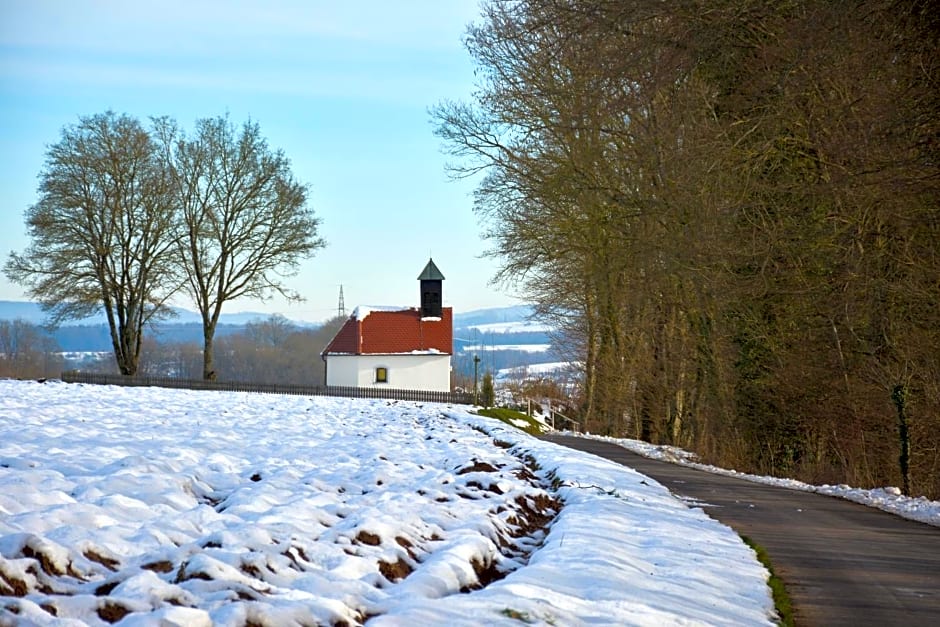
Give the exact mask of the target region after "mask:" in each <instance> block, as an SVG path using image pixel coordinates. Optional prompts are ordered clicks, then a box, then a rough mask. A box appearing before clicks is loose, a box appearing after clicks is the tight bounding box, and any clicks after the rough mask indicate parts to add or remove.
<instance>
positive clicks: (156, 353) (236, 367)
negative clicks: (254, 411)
mask: <svg viewBox="0 0 940 627" xmlns="http://www.w3.org/2000/svg"><path fill="white" fill-rule="evenodd" d="M343 322H345V318H343V317H336V318H333V319H331V320H328V321H327V322H325V323H324V324H323V325H321V326H319V327H316V328H309V327H301V326H298V325H296V324H294V323H293V322H291V321H290V320H288V319H287V318H285V317H283V316H279V315H274V316H270V317H268V318H264V319H258V320H255V321H252V322H249V323H247V324H246V325H245V326H244V329H243V330H241V331H239V332H236V333H231V334H227V335H224V336H221V337H219V338H217V339H216V345H215V351H216V357H215V360H216V367H217V369H218V370H217V373H218V374H217V379H218V380H220V381H240V382H251V383H284V384H296V385H322V384H325V381H324V368H323V361H322V359H321V357H320V353H321V352H323V350H324V349H325V348H326V345H327V344H329V342H330V340H332V339H333V336H334V335H336V333H337V331H339V328H340V327H341V326H342V324H343ZM147 349H148V350H147V351H145V353H144V359H143V360H142V362H141V368H140V373H141V374H143V375H153V376H174V377H180V378H184V379H199V378H202V368H203V355H202V346H201V344H200V343H197V342H164V343H159V344H158V343H156V342H154V343H153V345H151V346H148V347H147Z"/></svg>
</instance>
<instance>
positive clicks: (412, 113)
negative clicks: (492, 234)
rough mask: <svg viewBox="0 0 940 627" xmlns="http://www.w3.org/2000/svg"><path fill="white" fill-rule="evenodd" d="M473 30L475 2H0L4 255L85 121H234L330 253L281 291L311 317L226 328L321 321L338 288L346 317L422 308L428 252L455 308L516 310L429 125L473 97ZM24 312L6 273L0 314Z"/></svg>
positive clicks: (275, 304)
mask: <svg viewBox="0 0 940 627" xmlns="http://www.w3.org/2000/svg"><path fill="white" fill-rule="evenodd" d="M478 15H479V7H478V4H477V0H445V1H442V0H403V1H396V2H386V1H383V0H368V1H367V0H352V1H349V0H346V1H343V2H338V1H337V2H333V1H326V0H309V1H303V0H294V1H291V0H279V1H271V2H248V1H244V2H238V1H222V0H209V1H204V0H190V1H189V2H179V1H169V2H158V3H137V2H123V1H119V0H112V1H84V2H70V1H66V0H61V1H54V0H0V189H2V194H0V258H2V260H3V261H5V260H6V259H7V257H8V256H9V254H10V252H11V251H22V250H23V249H25V248H26V246H27V244H28V240H27V237H26V230H25V226H24V223H23V212H24V211H25V210H26V209H27V207H29V206H30V205H31V204H32V203H33V202H35V200H36V187H37V175H38V173H39V171H40V169H41V167H42V164H43V160H44V155H45V150H46V148H47V146H48V145H49V144H52V143H55V142H56V141H58V139H59V136H60V131H61V129H62V128H63V127H64V126H66V125H68V124H73V123H75V122H76V121H77V120H78V116H80V115H90V114H94V113H100V112H103V111H106V110H108V109H111V110H114V111H116V112H118V113H128V114H131V115H134V116H137V117H139V118H140V119H141V120H144V121H145V120H146V119H147V118H148V117H149V116H154V115H169V116H171V117H173V118H175V119H176V120H177V121H178V122H179V123H180V124H181V125H182V126H183V127H184V128H186V129H187V130H189V129H192V127H193V124H194V122H195V120H197V119H198V118H203V117H215V116H219V115H224V114H226V113H228V114H229V115H230V117H231V119H232V120H233V122H235V123H241V122H242V121H244V120H246V119H248V118H249V117H250V118H251V119H253V120H255V121H257V122H258V123H259V124H260V126H261V131H262V133H263V134H264V135H265V136H266V137H267V139H268V142H269V144H270V145H271V146H272V147H273V148H281V149H283V150H284V152H285V154H286V155H287V156H288V157H289V158H290V159H291V162H292V164H293V171H294V174H295V175H296V176H297V178H298V179H300V180H301V181H304V182H306V183H308V184H309V185H310V188H311V194H310V199H311V205H312V207H313V208H314V210H315V212H316V214H317V215H318V216H319V217H320V218H321V219H322V220H323V224H322V227H321V235H322V236H323V237H324V238H325V239H326V240H327V243H328V246H327V248H326V249H324V250H321V251H320V252H318V253H317V255H316V256H315V257H313V258H312V259H310V260H308V261H306V262H304V264H303V268H302V270H301V272H300V274H299V275H298V276H297V277H295V278H292V279H289V280H288V286H289V287H290V288H291V289H294V290H297V291H298V292H300V293H301V294H302V295H303V296H304V297H306V299H307V301H306V302H304V303H301V304H299V305H292V304H288V303H286V302H284V301H281V300H272V301H269V302H267V303H260V302H237V303H234V304H231V305H229V307H228V308H227V310H226V312H227V313H234V312H236V311H245V310H250V311H259V312H264V313H282V314H284V315H286V316H288V317H290V318H294V319H302V320H322V319H324V318H327V317H329V316H330V315H332V314H335V312H336V306H337V297H338V292H339V286H340V285H341V284H342V285H343V286H344V287H343V289H344V293H345V300H346V305H347V308H351V307H352V306H353V305H355V304H370V305H407V304H412V303H414V302H415V301H416V300H417V297H418V285H417V280H416V279H417V276H418V274H419V273H420V272H421V270H422V268H423V267H424V264H425V263H426V262H427V259H428V256H429V255H432V256H433V257H434V261H435V263H436V264H437V265H438V267H439V268H440V269H441V271H442V272H443V273H444V275H445V277H446V278H447V280H446V281H445V283H444V299H445V302H446V304H448V305H451V306H453V307H454V308H455V309H456V310H457V311H467V310H471V309H478V308H483V307H494V306H504V305H511V304H516V303H518V300H516V299H515V298H513V297H512V295H511V294H509V293H507V292H502V291H500V290H499V289H497V288H495V287H492V286H490V285H489V279H490V277H491V276H492V275H493V273H494V272H495V268H496V266H495V263H494V262H493V261H491V260H489V259H484V258H481V256H480V255H481V253H482V252H483V250H484V249H485V248H486V246H487V244H486V243H485V242H483V241H482V240H481V239H480V237H479V234H480V232H481V228H480V225H479V223H478V220H477V218H476V216H475V215H474V214H473V212H472V190H473V183H472V182H469V181H451V180H449V179H448V178H447V175H446V173H445V170H444V165H445V163H446V162H447V160H448V157H447V156H446V155H444V154H443V151H442V146H441V143H440V141H439V140H438V138H436V137H435V136H434V135H433V133H432V128H433V126H432V123H431V120H430V116H429V114H428V109H429V108H430V107H432V106H433V105H435V104H436V103H438V102H440V101H441V100H444V99H457V100H467V99H469V98H470V95H471V93H472V91H473V67H472V64H471V61H470V58H469V55H468V54H467V52H466V50H465V49H464V48H463V44H462V43H461V39H462V36H463V34H464V32H465V30H466V26H467V24H469V23H470V22H472V21H474V20H476V19H478ZM24 299H26V295H25V293H24V292H23V291H22V289H21V288H20V287H19V286H17V285H12V284H10V283H9V282H8V281H7V280H6V277H3V276H0V300H24ZM179 304H180V305H182V306H186V307H189V308H192V307H191V305H189V304H188V303H186V302H183V301H181V302H180V303H179ZM415 304H416V303H415Z"/></svg>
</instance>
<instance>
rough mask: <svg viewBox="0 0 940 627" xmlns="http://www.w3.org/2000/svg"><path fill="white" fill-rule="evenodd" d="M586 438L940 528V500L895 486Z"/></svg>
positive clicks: (623, 441)
mask: <svg viewBox="0 0 940 627" xmlns="http://www.w3.org/2000/svg"><path fill="white" fill-rule="evenodd" d="M569 435H577V434H569ZM584 437H590V438H595V439H598V440H604V441H606V442H612V443H614V444H618V445H620V446H622V447H624V448H626V449H629V450H631V451H633V452H635V453H639V454H640V455H643V456H645V457H650V458H652V459H659V460H663V461H668V462H672V463H674V464H682V465H684V466H691V467H692V468H698V469H699V470H705V471H708V472H712V473H715V474H720V475H727V476H729V477H737V478H738V479H746V480H748V481H753V482H755V483H764V484H767V485H774V486H777V487H781V488H789V489H791V490H801V491H804V492H817V493H819V494H827V495H829V496H837V497H839V498H843V499H847V500H849V501H854V502H856V503H861V504H863V505H868V506H869V507H877V508H878V509H881V510H884V511H886V512H891V513H892V514H896V515H898V516H902V517H904V518H909V519H911V520H917V521H920V522H923V523H927V524H928V525H934V526H936V527H940V501H931V500H929V499H927V498H925V497H922V496H921V497H909V496H904V495H903V494H901V490H900V489H899V488H896V487H885V488H874V489H870V490H866V489H861V488H853V487H851V486H847V485H821V486H820V485H811V484H808V483H803V482H802V481H796V480H795V479H781V478H778V477H764V476H760V475H749V474H746V473H743V472H738V471H736V470H728V469H726V468H718V467H717V466H709V465H707V464H701V463H699V462H697V461H696V458H695V455H694V454H693V453H689V452H688V451H684V450H682V449H679V448H676V447H673V446H662V445H656V444H649V443H647V442H641V441H640V440H626V439H619V438H609V437H605V436H598V435H586V436H584Z"/></svg>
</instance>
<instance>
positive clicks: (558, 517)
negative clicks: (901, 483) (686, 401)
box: [0, 381, 774, 627]
mask: <svg viewBox="0 0 940 627" xmlns="http://www.w3.org/2000/svg"><path fill="white" fill-rule="evenodd" d="M0 442H3V448H2V449H0V451H2V452H0V456H2V457H0V573H2V574H3V576H2V578H0V595H3V596H0V624H5V623H8V622H9V623H14V622H26V623H31V624H38V625H53V624H91V625H106V624H108V622H107V621H106V620H105V618H104V616H103V615H102V614H101V612H102V611H103V609H102V608H106V607H107V608H111V609H112V610H114V609H115V608H116V609H117V610H119V611H120V612H127V615H126V616H124V618H123V620H122V622H121V624H122V625H158V624H167V625H173V624H180V625H183V624H186V625H189V624H193V625H209V624H245V623H247V622H253V623H260V624H335V623H339V622H346V623H348V624H361V623H362V622H363V621H364V620H365V619H366V618H367V617H370V618H369V625H378V626H389V625H406V624H414V625H429V624H433V625H453V626H458V627H459V626H467V627H469V626H476V625H481V624H486V625H506V626H509V625H512V626H518V625H519V624H520V622H521V623H523V624H525V623H528V624H540V625H549V624H551V625H581V624H618V625H667V624H671V625H679V624H681V625H718V624H736V625H772V624H773V618H774V613H773V604H772V600H771V597H770V593H769V590H768V588H767V585H766V579H767V572H766V571H765V570H764V569H763V567H762V566H761V565H760V564H759V563H758V562H757V560H756V558H755V556H754V554H753V552H752V551H751V550H750V549H749V548H748V547H747V546H745V545H744V544H743V542H742V541H741V540H740V538H739V537H738V536H737V534H736V533H734V532H733V531H732V530H731V529H729V528H728V527H725V526H723V525H721V524H719V523H718V522H716V521H715V520H713V519H711V518H709V517H708V516H707V515H706V514H705V513H704V512H703V511H701V510H700V509H693V508H689V507H688V506H687V505H686V504H685V503H683V502H681V501H680V500H678V499H676V498H675V497H673V496H672V495H671V494H670V493H669V491H668V490H667V489H666V488H664V487H663V486H661V485H659V484H658V483H656V482H655V481H653V480H651V479H649V478H646V477H644V476H642V475H640V474H638V473H636V472H635V471H633V470H631V469H628V468H625V467H623V466H620V465H618V464H615V463H613V462H609V461H606V460H603V459H600V458H598V457H595V456H592V455H588V454H585V453H580V452H578V451H573V450H571V449H567V448H564V447H561V446H558V445H555V444H552V443H550V442H543V441H540V440H538V439H535V438H532V437H530V436H528V435H526V434H525V433H523V432H521V431H519V430H517V429H514V428H512V427H510V426H508V425H504V424H502V423H500V422H498V421H495V420H491V419H488V418H484V417H481V416H477V415H474V414H471V413H469V411H468V408H464V407H456V406H448V405H444V404H434V403H413V402H400V401H388V400H378V399H358V400H351V399H337V398H329V397H317V398H310V397H303V396H275V395H260V394H247V393H236V392H195V391H186V390H168V389H159V388H119V387H105V386H89V385H78V384H72V385H69V384H64V383H61V382H49V383H47V384H45V385H40V384H37V383H32V382H20V381H0ZM481 577H483V578H484V579H485V581H486V582H489V581H490V579H494V580H493V581H492V582H489V583H488V585H485V586H482V587H481V586H480V579H481ZM4 586H5V587H7V588H9V587H11V586H15V587H16V588H17V590H19V591H20V592H22V593H23V595H22V596H13V595H11V594H10V592H8V591H6V589H5V588H4ZM50 610H52V611H54V613H55V614H56V615H53V613H52V611H50Z"/></svg>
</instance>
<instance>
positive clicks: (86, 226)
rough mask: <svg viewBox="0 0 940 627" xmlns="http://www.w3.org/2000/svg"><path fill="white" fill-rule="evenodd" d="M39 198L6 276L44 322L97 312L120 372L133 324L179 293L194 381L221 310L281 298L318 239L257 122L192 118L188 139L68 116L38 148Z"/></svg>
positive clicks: (172, 128)
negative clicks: (201, 342)
mask: <svg viewBox="0 0 940 627" xmlns="http://www.w3.org/2000/svg"><path fill="white" fill-rule="evenodd" d="M39 194H40V198H39V201H38V202H37V203H36V204H35V205H33V206H32V207H30V208H29V209H28V210H27V212H26V222H27V226H28V228H29V235H30V245H29V247H28V248H27V249H26V251H24V252H22V253H12V254H11V255H10V257H9V259H8V260H7V262H6V265H5V266H4V270H5V272H6V274H7V276H8V277H9V278H10V279H11V280H12V281H14V282H16V283H20V284H22V285H24V286H26V288H27V290H28V293H29V294H30V296H31V297H33V298H35V299H36V300H38V301H39V302H40V303H41V304H42V306H43V307H44V308H45V309H46V310H47V311H49V312H50V313H51V314H52V320H53V322H60V321H63V320H66V319H70V318H82V317H85V316H88V315H90V314H92V313H95V312H97V311H103V312H104V313H105V315H106V316H107V319H108V324H109V327H110V332H111V337H112V343H113V349H114V355H115V359H116V361H117V365H118V368H119V370H120V372H121V373H122V374H126V375H133V374H135V373H136V372H137V369H138V366H139V362H140V353H141V347H142V345H143V344H142V340H143V334H144V328H145V325H146V324H147V322H148V321H150V320H152V319H154V318H155V317H158V316H163V315H168V314H169V313H170V310H169V308H168V307H167V305H166V303H167V301H168V299H169V298H170V297H172V296H174V295H175V294H178V293H180V291H181V290H182V291H183V292H186V293H188V294H189V295H190V296H191V297H192V298H193V301H194V302H195V304H196V306H197V308H198V310H199V311H200V313H202V315H203V328H204V337H205V350H204V359H205V368H204V376H206V377H210V376H211V375H212V373H213V369H212V339H213V336H214V333H215V327H216V324H217V322H218V319H219V315H220V313H221V310H222V307H223V305H224V304H225V303H227V302H229V301H231V300H233V299H235V298H239V297H255V298H264V297H266V296H268V295H270V294H272V293H280V294H282V295H285V296H288V297H290V298H295V299H299V298H300V296H299V295H298V294H292V293H288V291H287V289H286V288H285V287H284V283H283V279H284V278H285V277H286V276H290V275H291V274H293V273H294V272H296V270H297V268H298V265H299V263H300V261H301V260H302V259H303V258H305V257H308V256H310V255H312V254H313V253H314V252H315V251H316V250H317V249H319V248H320V247H322V246H323V245H324V242H323V240H322V239H320V238H319V237H318V235H317V227H318V225H319V220H318V219H317V218H316V217H315V216H314V214H313V211H312V210H311V209H310V208H309V207H308V205H307V195H308V194H307V188H306V187H305V186H304V185H302V184H300V183H298V182H297V181H296V180H295V179H294V176H293V174H292V172H291V171H290V163H289V161H288V159H287V158H286V157H285V156H284V154H283V153H282V152H281V151H275V150H272V149H270V148H269V147H268V146H267V142H266V141H265V140H264V138H263V137H262V136H261V133H260V128H259V126H258V124H257V123H253V122H248V123H246V124H245V125H244V126H243V127H242V128H241V130H240V132H238V131H236V129H235V128H234V126H233V125H232V123H231V122H230V121H229V120H228V118H227V117H222V118H217V119H205V120H201V121H200V122H199V123H198V124H197V130H196V133H195V135H194V136H193V138H191V139H190V138H187V137H186V136H185V134H184V133H182V132H181V131H180V130H179V128H178V126H177V125H176V123H175V122H173V121H172V120H170V119H168V118H158V119H155V120H154V122H153V125H152V127H151V128H149V129H148V128H145V127H144V126H143V125H142V124H141V123H140V121H139V120H137V119H135V118H133V117H131V116H128V115H118V114H116V113H114V112H111V111H108V112H106V113H103V114H98V115H93V116H86V117H81V118H80V119H79V122H78V123H77V124H75V125H71V126H68V127H66V128H64V129H63V131H62V137H61V139H60V141H59V142H58V143H56V144H54V145H52V146H50V147H49V149H48V151H47V153H46V161H45V165H44V167H43V170H42V172H41V173H40V186H39Z"/></svg>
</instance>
